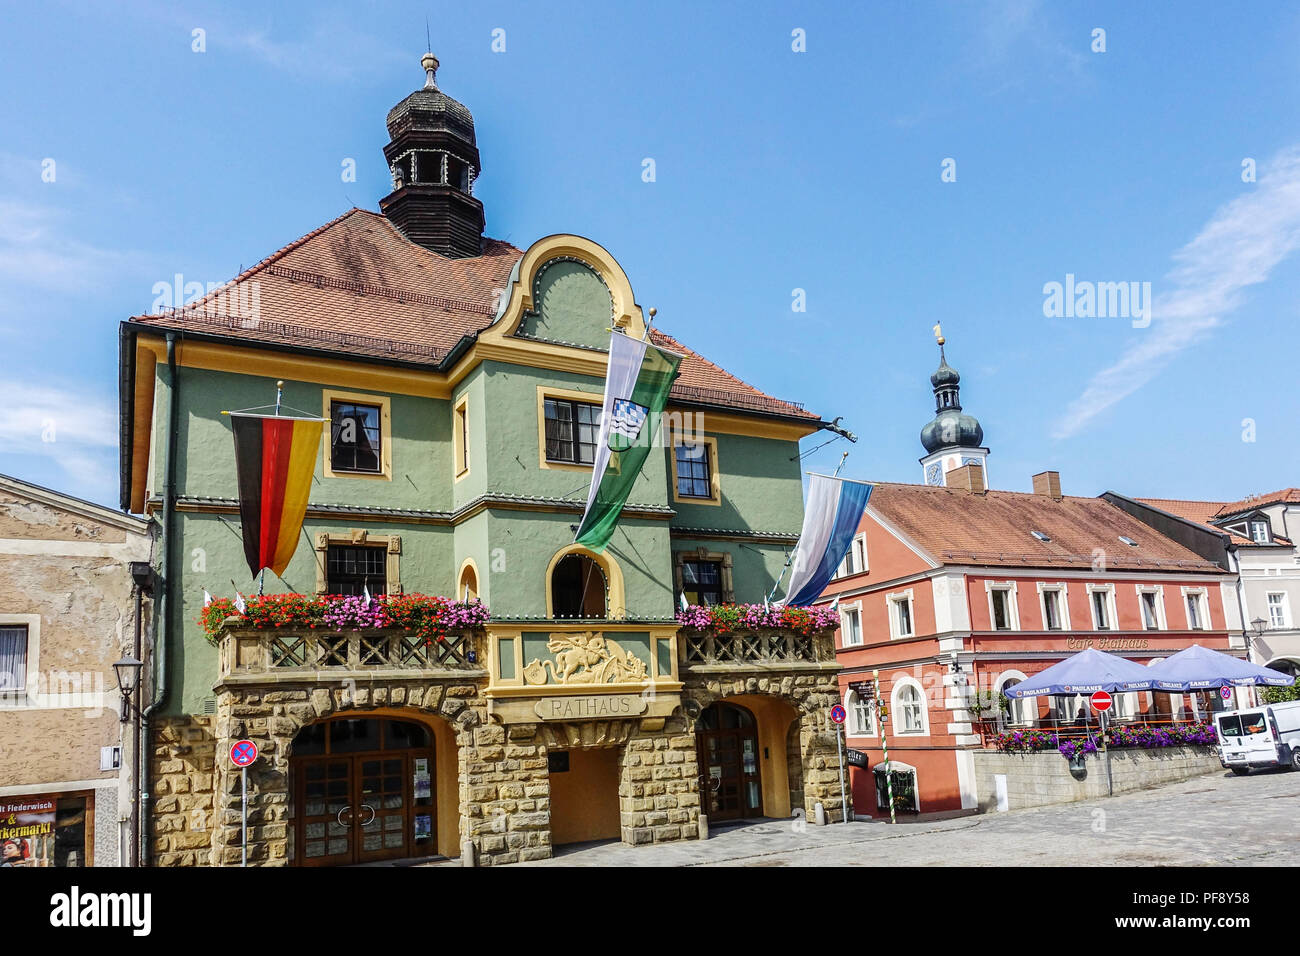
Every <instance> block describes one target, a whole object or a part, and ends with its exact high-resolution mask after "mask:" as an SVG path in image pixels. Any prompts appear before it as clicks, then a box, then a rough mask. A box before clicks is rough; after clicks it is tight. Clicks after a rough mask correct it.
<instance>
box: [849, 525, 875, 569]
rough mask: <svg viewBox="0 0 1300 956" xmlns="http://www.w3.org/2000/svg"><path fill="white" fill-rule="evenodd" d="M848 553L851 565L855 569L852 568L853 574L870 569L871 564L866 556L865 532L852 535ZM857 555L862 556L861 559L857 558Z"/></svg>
mask: <svg viewBox="0 0 1300 956" xmlns="http://www.w3.org/2000/svg"><path fill="white" fill-rule="evenodd" d="M849 555H850V556H851V557H852V558H853V567H854V569H855V570H854V573H855V574H861V573H863V572H864V571H869V570H871V566H870V564H869V563H868V558H867V536H866V535H865V534H859V535H855V536H854V538H853V543H852V544H851V545H849ZM859 555H860V556H861V558H862V560H861V561H859V560H858V557H859Z"/></svg>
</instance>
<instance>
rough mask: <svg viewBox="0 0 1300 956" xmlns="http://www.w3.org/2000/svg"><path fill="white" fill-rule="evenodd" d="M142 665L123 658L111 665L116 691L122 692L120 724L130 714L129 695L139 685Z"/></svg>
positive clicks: (133, 659)
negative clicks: (115, 680) (115, 677)
mask: <svg viewBox="0 0 1300 956" xmlns="http://www.w3.org/2000/svg"><path fill="white" fill-rule="evenodd" d="M143 666H144V664H143V663H141V662H140V661H138V660H136V659H135V658H134V657H124V658H122V659H121V660H120V661H118V662H117V663H116V664H114V665H113V670H114V672H115V673H116V674H117V689H118V690H120V691H121V692H122V723H126V721H127V718H128V716H129V715H130V712H131V695H132V694H134V693H135V689H136V687H138V686H139V684H140V668H141V667H143Z"/></svg>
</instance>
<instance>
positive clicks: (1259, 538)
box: [1250, 518, 1272, 544]
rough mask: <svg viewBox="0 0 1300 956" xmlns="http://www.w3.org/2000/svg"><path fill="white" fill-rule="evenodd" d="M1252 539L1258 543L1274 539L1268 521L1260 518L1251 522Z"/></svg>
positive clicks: (1266, 542) (1265, 542)
mask: <svg viewBox="0 0 1300 956" xmlns="http://www.w3.org/2000/svg"><path fill="white" fill-rule="evenodd" d="M1250 540H1251V541H1254V542H1255V543H1256V544H1268V543H1269V541H1271V540H1272V538H1271V536H1270V535H1269V533H1268V522H1267V521H1265V520H1262V519H1259V518H1256V519H1255V520H1253V521H1251V523H1250Z"/></svg>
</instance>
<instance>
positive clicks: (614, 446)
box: [609, 398, 650, 451]
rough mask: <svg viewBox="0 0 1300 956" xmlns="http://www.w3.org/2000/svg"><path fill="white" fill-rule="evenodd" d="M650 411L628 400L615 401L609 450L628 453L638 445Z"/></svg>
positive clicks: (610, 425) (617, 399) (610, 428)
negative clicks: (638, 439)
mask: <svg viewBox="0 0 1300 956" xmlns="http://www.w3.org/2000/svg"><path fill="white" fill-rule="evenodd" d="M648 414H650V409H648V408H646V407H645V406H644V405H638V404H637V403H636V402H633V401H631V400H629V399H626V398H616V399H614V408H613V417H612V419H611V420H610V423H609V448H610V450H611V451H626V450H627V449H629V448H631V447H632V446H633V445H635V444H636V440H637V436H639V435H640V434H641V426H642V425H644V424H645V420H646V416H647V415H648Z"/></svg>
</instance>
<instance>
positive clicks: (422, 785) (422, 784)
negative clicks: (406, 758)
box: [415, 757, 432, 800]
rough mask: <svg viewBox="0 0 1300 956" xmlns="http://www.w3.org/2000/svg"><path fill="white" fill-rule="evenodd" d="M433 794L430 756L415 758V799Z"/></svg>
mask: <svg viewBox="0 0 1300 956" xmlns="http://www.w3.org/2000/svg"><path fill="white" fill-rule="evenodd" d="M431 794H432V787H431V784H430V781H429V758H428V757H416V758H415V799H416V800H424V799H427V798H428V797H429V796H430V795H431Z"/></svg>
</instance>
